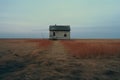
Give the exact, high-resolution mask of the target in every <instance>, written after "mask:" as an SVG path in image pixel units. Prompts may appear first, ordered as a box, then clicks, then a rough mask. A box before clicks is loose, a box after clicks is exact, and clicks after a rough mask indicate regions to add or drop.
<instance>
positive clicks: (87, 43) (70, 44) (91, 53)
mask: <svg viewBox="0 0 120 80" xmlns="http://www.w3.org/2000/svg"><path fill="white" fill-rule="evenodd" d="M61 42H62V43H63V45H64V46H65V48H67V49H68V51H69V53H70V54H72V55H74V56H78V57H82V58H88V57H93V58H95V57H110V56H118V57H120V40H70V41H67V40H64V41H61Z"/></svg>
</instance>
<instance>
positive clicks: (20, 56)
mask: <svg viewBox="0 0 120 80" xmlns="http://www.w3.org/2000/svg"><path fill="white" fill-rule="evenodd" d="M39 43H40V42H39V41H37V42H31V41H30V40H24V39H21V40H20V39H14V40H12V39H10V40H7V39H1V40H0V80H120V76H119V75H120V57H117V56H116V57H112V58H79V57H76V56H72V55H70V54H69V51H67V49H66V48H65V46H64V45H63V44H61V41H59V40H55V41H51V44H50V45H49V46H47V47H44V48H42V47H41V46H42V45H39Z"/></svg>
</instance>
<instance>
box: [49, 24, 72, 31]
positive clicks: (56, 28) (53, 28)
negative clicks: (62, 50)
mask: <svg viewBox="0 0 120 80" xmlns="http://www.w3.org/2000/svg"><path fill="white" fill-rule="evenodd" d="M49 30H50V31H70V26H69V25H50V26H49Z"/></svg>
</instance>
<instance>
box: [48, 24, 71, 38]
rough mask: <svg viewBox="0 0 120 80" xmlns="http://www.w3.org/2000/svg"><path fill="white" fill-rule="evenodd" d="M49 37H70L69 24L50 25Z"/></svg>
mask: <svg viewBox="0 0 120 80" xmlns="http://www.w3.org/2000/svg"><path fill="white" fill-rule="evenodd" d="M49 39H70V26H69V25H50V26H49Z"/></svg>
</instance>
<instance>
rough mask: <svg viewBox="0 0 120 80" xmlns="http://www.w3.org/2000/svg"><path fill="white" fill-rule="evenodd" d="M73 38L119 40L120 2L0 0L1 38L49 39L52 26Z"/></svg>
mask: <svg viewBox="0 0 120 80" xmlns="http://www.w3.org/2000/svg"><path fill="white" fill-rule="evenodd" d="M54 24H57V25H70V27H71V37H72V38H117V39H119V38H120V0H0V38H48V37H49V25H54Z"/></svg>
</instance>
